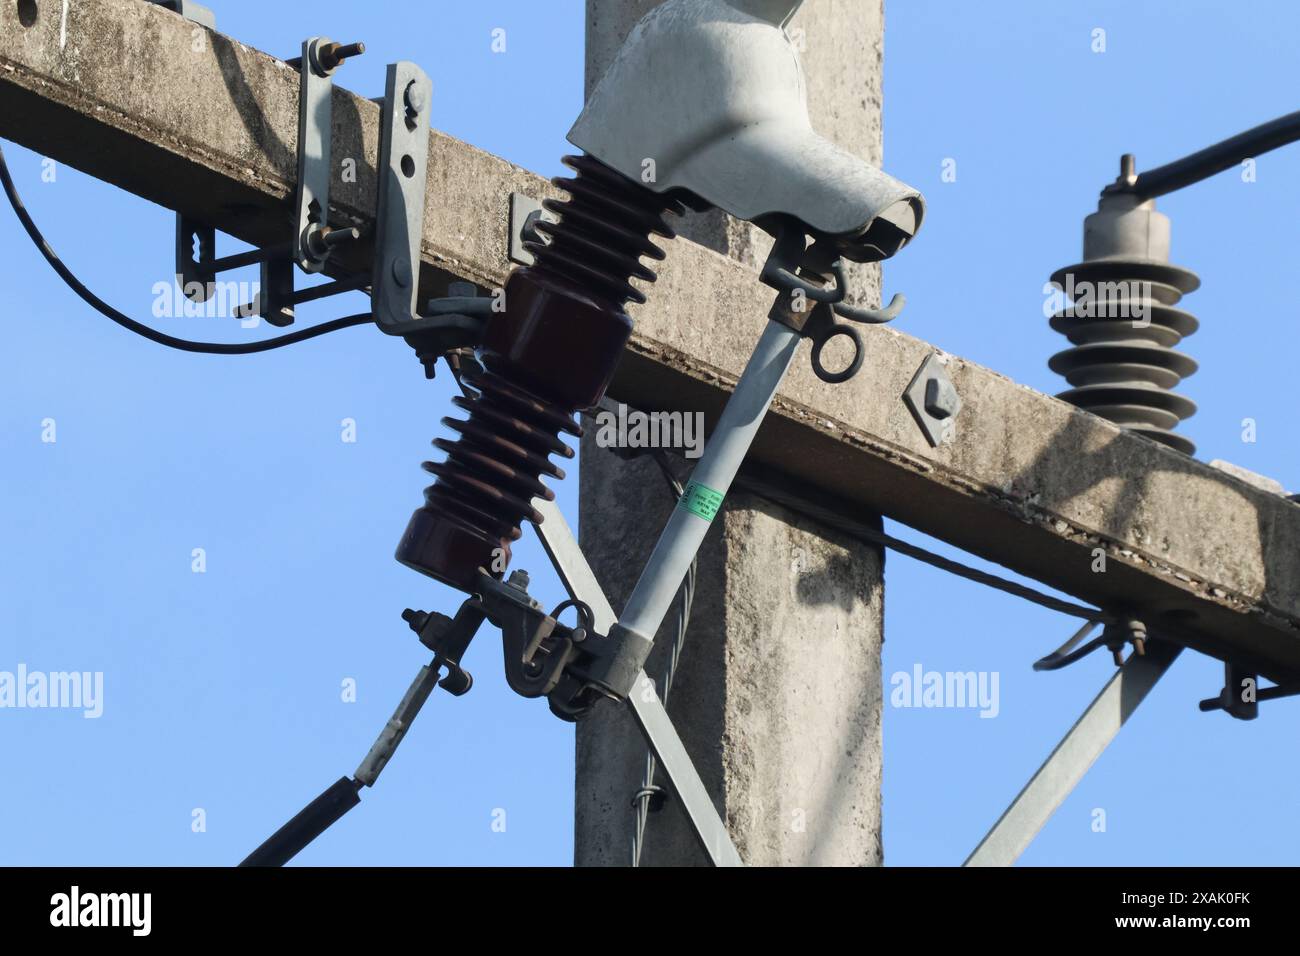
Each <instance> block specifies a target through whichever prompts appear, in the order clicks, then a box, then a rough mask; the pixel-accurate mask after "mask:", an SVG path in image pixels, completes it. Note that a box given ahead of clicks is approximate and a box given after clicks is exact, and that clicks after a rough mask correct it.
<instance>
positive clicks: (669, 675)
mask: <svg viewBox="0 0 1300 956" xmlns="http://www.w3.org/2000/svg"><path fill="white" fill-rule="evenodd" d="M654 459H655V464H657V465H658V466H659V470H660V471H661V472H663V476H664V479H665V480H666V481H667V482H668V487H669V488H670V489H671V490H672V492H673V496H674V499H675V500H680V499H681V497H682V494H683V493H684V489H683V488H682V483H681V482H680V481H678V480H677V478H676V477H675V476H674V475H673V473H672V468H671V466H670V465H669V462H668V456H667V455H666V454H664V452H663V451H662V450H659V451H657V452H656V453H655V455H654ZM697 560H698V559H696V558H693V559H692V560H691V566H690V568H689V569H687V571H686V579H685V580H684V581H683V582H682V587H681V590H680V591H678V602H677V620H676V624H675V628H674V632H673V642H672V644H671V645H670V646H669V650H668V667H667V669H666V671H665V673H664V679H663V691H662V692H661V693H660V695H659V696H660V699H661V700H662V701H663V704H664V707H665V708H667V707H668V695H669V693H671V691H672V689H673V678H674V677H676V676H677V667H678V665H679V664H680V663H681V658H682V648H683V646H684V645H685V644H686V628H687V626H688V625H689V624H690V621H691V605H692V604H693V603H694V601H695V572H696V567H697ZM657 766H658V765H657V763H656V761H655V755H654V751H652V750H651V749H650V748H648V747H647V748H646V754H645V773H644V774H643V775H642V778H641V789H639V790H638V791H637V792H636V795H635V796H634V797H633V798H632V802H633V804H634V805H635V806H636V826H635V829H634V830H633V833H632V865H633V866H634V867H635V866H640V865H641V852H642V850H643V849H644V848H645V828H646V823H647V822H648V819H649V815H650V801H651V800H652V799H654V797H655V796H656V795H657V794H659V793H660V792H661V790H660V788H659V787H656V786H655V782H654V780H655V770H656V769H657Z"/></svg>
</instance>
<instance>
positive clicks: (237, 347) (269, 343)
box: [0, 149, 371, 355]
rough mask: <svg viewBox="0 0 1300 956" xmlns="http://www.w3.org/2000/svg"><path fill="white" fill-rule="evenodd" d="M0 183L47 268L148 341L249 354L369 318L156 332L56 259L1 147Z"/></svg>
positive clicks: (190, 349) (89, 302)
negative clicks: (215, 331) (251, 332)
mask: <svg viewBox="0 0 1300 956" xmlns="http://www.w3.org/2000/svg"><path fill="white" fill-rule="evenodd" d="M0 185H3V186H4V192H5V196H6V198H8V200H9V205H10V206H12V207H13V210H14V214H15V215H16V216H17V217H18V221H19V222H20V223H22V226H23V229H24V230H25V231H26V232H27V235H28V237H29V238H30V239H31V240H32V243H33V245H35V246H36V248H37V250H38V251H39V252H40V254H41V255H42V256H44V257H45V261H46V262H48V263H49V264H50V267H51V268H52V269H53V270H54V271H55V272H57V273H58V275H59V278H60V279H62V280H63V281H64V282H65V283H67V285H68V287H69V288H71V289H72V291H73V292H75V293H77V295H78V296H80V297H81V299H82V301H84V302H85V303H86V304H87V305H89V306H90V307H91V308H92V309H94V310H95V311H97V312H99V313H101V314H102V315H104V316H106V317H108V318H110V319H112V320H113V321H114V322H116V323H117V324H118V325H120V326H122V327H123V328H124V329H128V330H130V331H132V332H134V333H135V334H136V335H141V336H144V337H145V338H146V339H149V340H150V341H151V342H157V343H158V344H159V345H166V346H167V347H168V348H173V349H180V350H181V351H182V352H201V353H206V354H210V355H248V354H250V353H253V352H267V351H270V350H271V349H278V348H280V347H281V346H284V345H293V344H294V343H295V342H304V341H306V340H307V339H314V338H316V337H317V336H318V335H325V334H326V333H328V332H336V331H338V330H339V329H347V328H351V327H352V326H354V325H365V324H366V323H368V322H370V321H371V314H370V313H369V312H363V313H357V314H356V315H349V316H345V317H344V318H341V319H332V320H330V321H329V322H322V323H321V324H320V325H313V326H312V327H311V328H308V329H299V330H298V331H296V332H290V333H289V334H287V335H278V336H276V337H275V338H270V339H262V340H261V341H260V342H244V343H236V344H227V343H222V342H194V341H191V340H190V339H178V338H176V337H175V336H174V335H168V334H167V333H165V332H159V331H158V330H157V329H155V328H151V327H150V326H147V325H145V324H144V323H142V322H137V321H136V320H135V319H132V318H130V317H129V316H127V315H124V314H123V313H121V312H119V311H118V310H117V309H115V308H113V307H112V306H111V305H109V304H108V303H107V302H105V301H104V300H103V299H101V298H100V297H99V296H97V295H95V293H93V292H91V291H90V290H89V289H88V288H86V287H85V285H83V284H82V282H81V280H80V279H78V278H77V277H76V276H75V275H73V273H72V270H71V269H69V268H68V267H67V266H66V265H64V263H63V260H62V259H60V258H59V255H58V253H56V252H55V251H54V250H53V249H52V248H51V247H50V244H49V243H48V242H46V241H45V236H43V235H42V234H41V231H40V229H38V228H36V223H35V222H34V221H33V220H32V217H31V215H30V214H29V213H28V212H27V207H26V206H24V205H23V201H22V198H21V197H20V196H19V195H18V190H17V189H16V188H14V181H13V177H12V176H10V175H9V164H8V163H7V162H5V156H4V150H3V149H0Z"/></svg>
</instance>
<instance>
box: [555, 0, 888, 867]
mask: <svg viewBox="0 0 1300 956" xmlns="http://www.w3.org/2000/svg"><path fill="white" fill-rule="evenodd" d="M658 2H659V0H588V2H587V69H586V85H587V91H588V93H590V91H591V89H592V87H593V86H594V85H595V83H596V82H597V81H598V80H599V79H600V77H601V75H602V74H603V72H604V70H605V67H606V66H607V64H608V63H609V61H610V59H611V58H612V57H613V56H614V54H615V53H616V52H617V51H618V49H619V47H621V46H622V44H623V41H624V39H625V38H626V36H627V33H628V31H629V30H630V29H631V28H632V26H633V25H634V24H635V23H636V22H637V20H639V19H640V18H641V17H642V16H643V15H644V14H645V13H646V12H647V11H649V10H650V9H652V8H653V7H654V6H656V5H657V3H658ZM883 30H884V17H883V10H882V6H881V3H880V2H879V0H813V2H810V3H806V4H805V5H804V7H803V8H802V9H801V10H800V11H799V13H798V14H796V16H795V18H794V20H793V21H792V22H791V24H790V28H789V32H790V34H791V36H792V37H793V38H794V40H795V43H796V46H800V47H802V49H801V56H802V58H803V63H804V69H805V71H806V74H807V81H808V99H809V106H810V114H811V116H812V121H813V124H814V126H815V128H817V130H818V131H819V132H821V133H823V134H825V135H828V136H830V137H831V138H833V139H835V140H836V141H837V142H838V143H839V144H840V145H842V146H844V147H846V148H848V149H850V150H852V151H853V152H855V153H857V154H859V155H861V156H862V157H864V158H865V159H867V160H868V161H870V162H871V163H873V164H875V165H880V163H881V127H880V103H881V97H880V90H881V43H882V36H883ZM681 233H682V235H684V236H686V237H688V238H690V239H693V240H695V241H696V242H698V243H700V244H701V245H704V246H707V247H709V248H712V249H714V250H716V251H718V252H721V253H723V254H724V255H728V256H730V257H731V258H733V259H735V260H737V261H739V262H741V263H744V264H745V265H747V266H749V267H751V268H753V269H757V268H759V267H760V266H761V265H762V261H763V259H764V257H765V256H766V255H767V251H768V249H769V248H770V246H771V239H770V238H769V237H768V236H767V235H766V234H765V233H763V232H762V231H761V230H759V229H757V228H755V227H754V226H752V225H750V224H749V223H744V222H739V221H737V220H734V219H732V218H730V217H729V216H726V215H725V214H724V213H722V212H720V211H713V212H710V213H706V214H703V215H699V216H692V217H691V218H689V219H688V220H687V221H686V222H685V223H684V224H683V226H682V228H681ZM850 281H851V283H852V284H853V287H854V290H855V293H856V294H857V296H858V297H859V301H862V299H864V298H866V297H868V296H869V297H872V298H878V296H879V289H880V269H879V267H878V266H875V265H872V266H858V267H855V268H854V270H853V272H852V273H851V278H850ZM873 304H874V303H873ZM632 315H633V318H636V312H635V310H634V311H633V312H632ZM703 318H704V321H706V322H709V323H714V325H715V328H714V334H717V335H720V336H726V335H729V334H731V333H730V330H729V329H728V328H727V323H726V322H725V319H723V317H722V316H721V315H715V314H710V315H707V316H705V317H703ZM750 328H751V326H750V325H748V324H742V325H739V326H737V327H736V329H735V334H736V335H737V336H739V337H740V338H741V339H742V340H743V339H746V338H747V337H752V335H751V333H750V332H749V329H750ZM643 410H644V411H658V410H659V408H658V407H654V408H646V409H643ZM591 424H592V423H591V421H590V420H588V422H587V425H588V427H587V434H586V436H585V437H584V438H583V441H582V458H581V479H580V481H581V499H580V505H579V520H580V540H581V543H582V547H583V550H584V551H585V552H586V554H587V557H588V559H589V560H590V562H591V564H592V567H593V569H594V570H595V572H596V575H597V576H598V577H599V578H600V581H601V584H602V585H603V587H604V589H605V592H606V594H607V595H608V596H609V598H610V600H611V601H612V602H613V604H614V607H615V609H618V608H619V607H621V605H622V603H623V601H624V600H625V599H626V598H627V596H628V594H629V593H630V592H631V589H632V587H633V585H635V584H636V579H637V576H638V575H639V573H640V571H641V568H642V567H643V565H644V564H645V561H646V558H647V557H648V556H649V554H650V551H651V549H652V548H653V546H654V543H655V540H656V539H657V538H658V534H659V531H660V529H661V528H662V526H663V523H664V521H665V520H666V519H667V516H668V514H669V512H670V509H671V507H672V504H673V502H672V497H671V495H670V493H669V491H668V488H667V485H666V484H665V481H664V477H663V475H662V474H661V473H660V471H659V469H658V467H657V466H656V465H655V463H654V462H653V461H651V460H650V459H649V458H641V459H638V460H635V461H630V462H629V461H625V460H623V459H621V458H619V457H617V456H616V455H615V454H614V453H613V452H612V451H611V450H609V449H606V448H601V447H599V446H598V445H597V438H596V435H597V431H596V429H595V428H593V427H591ZM676 463H677V464H678V465H679V466H680V467H679V468H678V474H679V475H681V474H684V472H685V471H686V470H687V466H685V465H683V464H682V463H681V460H680V459H676ZM698 567H699V571H698V585H697V588H696V592H695V602H694V608H693V611H692V614H691V620H690V628H689V631H688V634H687V641H686V648H685V652H684V653H683V655H682V658H681V665H680V668H679V669H678V671H677V675H676V678H675V681H674V684H673V688H672V694H671V696H670V700H669V707H668V710H669V713H670V715H671V716H672V718H673V722H674V724H675V725H676V726H677V728H678V731H679V733H680V734H681V736H682V738H683V741H684V742H685V744H686V747H687V749H688V750H689V751H690V754H691V757H692V758H693V760H694V761H695V764H696V766H697V767H698V768H699V770H700V774H701V776H702V777H703V779H704V781H705V783H706V784H707V785H708V786H709V788H710V790H711V792H712V795H713V799H714V802H715V804H716V805H717V808H718V811H719V813H720V814H722V816H723V818H724V819H725V820H726V822H727V826H728V828H729V829H730V831H731V835H732V839H733V840H734V841H735V843H736V847H737V849H738V850H739V851H740V853H741V855H742V856H743V857H744V858H745V860H746V861H747V862H748V863H750V864H757V865H764V864H767V865H799V864H831V865H833V864H840V865H858V866H861V865H879V864H880V863H881V862H882V856H883V853H882V847H881V842H880V780H881V724H880V721H881V676H880V643H881V639H882V627H883V613H884V594H883V570H884V563H883V555H882V553H881V552H880V550H879V549H877V548H875V547H872V546H867V545H864V544H862V543H861V542H858V541H854V540H852V539H850V538H847V537H845V536H844V535H842V534H836V533H834V532H832V531H831V530H830V529H827V528H825V527H823V526H821V525H819V524H817V523H816V522H813V521H810V520H807V519H804V518H801V517H799V516H797V515H795V514H792V513H791V512H790V511H788V510H786V509H785V508H782V507H780V506H778V505H776V504H774V503H772V502H770V501H766V500H764V499H762V498H759V497H757V496H755V495H752V494H745V493H736V492H733V493H732V494H731V495H730V496H729V497H728V499H727V501H726V503H725V504H724V506H723V509H722V511H721V512H720V513H719V515H718V517H716V518H715V519H714V522H713V528H712V530H711V531H710V533H709V537H708V538H707V539H706V542H705V547H704V549H703V551H702V552H701V554H700V556H699V564H698ZM674 632H675V615H670V616H669V619H668V621H667V622H666V623H665V625H664V627H663V628H662V629H661V630H660V632H659V635H658V637H657V640H656V648H655V653H654V656H652V657H651V659H650V661H649V663H648V666H647V672H648V673H649V674H650V675H651V676H652V677H655V678H659V679H661V678H662V675H663V674H664V673H665V668H666V667H667V662H668V655H669V648H670V646H671V644H672V642H673V635H674ZM577 748H578V754H577V785H576V792H575V810H576V821H575V847H574V860H575V862H576V863H577V864H578V865H580V866H583V865H625V864H626V863H627V862H628V860H629V853H630V849H629V847H630V841H631V837H632V833H633V823H634V811H633V809H632V806H631V802H632V797H633V794H635V793H636V791H637V790H638V789H639V788H640V786H641V781H642V776H643V773H644V765H645V752H646V750H645V742H644V739H643V738H642V737H641V735H640V733H639V732H638V731H637V729H636V727H635V726H634V725H633V723H632V721H631V720H630V718H629V716H628V713H627V711H626V710H625V709H621V708H620V709H615V708H612V707H611V708H604V709H603V712H602V713H601V714H599V715H598V716H596V717H594V718H593V719H591V720H589V721H586V722H584V723H582V724H579V725H578V731H577ZM660 782H661V783H662V777H661V780H660ZM641 861H642V863H643V865H656V864H659V865H682V864H692V863H703V862H705V860H704V856H703V854H702V853H701V852H700V851H699V849H698V848H697V847H696V845H695V842H694V839H693V838H692V836H691V833H690V830H689V828H688V825H687V823H686V820H685V818H684V816H683V815H682V814H681V813H680V812H679V811H678V809H677V808H675V807H674V806H673V805H672V800H671V798H670V799H669V801H668V804H667V806H666V807H665V808H664V810H663V811H661V812H659V813H652V814H651V815H650V818H649V821H648V825H647V827H646V835H645V844H644V850H643V854H642V857H641Z"/></svg>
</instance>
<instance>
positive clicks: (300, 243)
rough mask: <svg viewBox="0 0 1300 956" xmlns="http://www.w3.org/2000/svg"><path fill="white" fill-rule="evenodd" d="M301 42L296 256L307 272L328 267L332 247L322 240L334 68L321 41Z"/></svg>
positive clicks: (327, 200) (326, 209)
mask: <svg viewBox="0 0 1300 956" xmlns="http://www.w3.org/2000/svg"><path fill="white" fill-rule="evenodd" d="M328 42H329V41H328V40H327V39H325V38H324V37H312V38H311V39H309V40H305V41H303V44H302V57H301V59H300V60H299V63H298V75H299V77H300V78H301V83H302V85H301V87H300V92H299V94H298V188H297V190H296V191H295V194H294V223H295V229H294V233H293V260H294V262H295V263H297V265H298V268H299V269H302V270H303V271H304V272H320V271H321V270H322V269H324V268H325V261H326V260H327V259H328V258H329V254H330V249H329V246H327V245H325V244H324V243H323V242H322V241H321V239H322V236H321V234H322V233H323V232H324V231H325V230H326V228H327V227H326V219H327V218H328V216H329V207H330V140H331V134H332V125H333V95H334V81H333V79H332V77H333V75H334V70H333V69H327V68H326V65H325V64H324V63H323V62H322V60H321V55H320V50H321V45H322V44H325V43H328Z"/></svg>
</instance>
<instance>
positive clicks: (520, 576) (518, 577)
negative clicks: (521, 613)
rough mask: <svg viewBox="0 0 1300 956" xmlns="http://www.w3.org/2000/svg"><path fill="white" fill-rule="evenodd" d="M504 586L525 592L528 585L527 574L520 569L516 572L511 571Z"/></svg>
mask: <svg viewBox="0 0 1300 956" xmlns="http://www.w3.org/2000/svg"><path fill="white" fill-rule="evenodd" d="M506 584H508V585H510V586H511V587H512V588H518V589H519V590H521V591H527V590H528V585H529V578H528V572H527V571H525V570H523V569H522V568H521V569H519V570H517V571H511V572H510V577H509V578H507V579H506Z"/></svg>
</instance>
